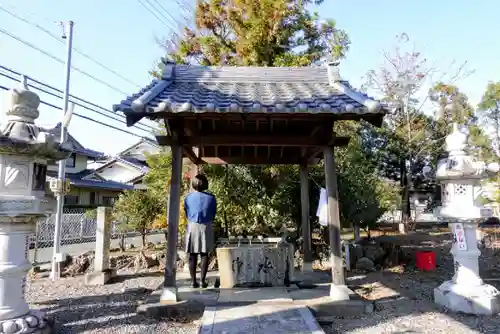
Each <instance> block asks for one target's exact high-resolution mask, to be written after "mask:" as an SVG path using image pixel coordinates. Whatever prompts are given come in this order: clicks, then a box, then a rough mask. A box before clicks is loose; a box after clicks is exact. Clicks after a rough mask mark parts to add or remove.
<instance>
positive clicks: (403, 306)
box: [321, 234, 500, 334]
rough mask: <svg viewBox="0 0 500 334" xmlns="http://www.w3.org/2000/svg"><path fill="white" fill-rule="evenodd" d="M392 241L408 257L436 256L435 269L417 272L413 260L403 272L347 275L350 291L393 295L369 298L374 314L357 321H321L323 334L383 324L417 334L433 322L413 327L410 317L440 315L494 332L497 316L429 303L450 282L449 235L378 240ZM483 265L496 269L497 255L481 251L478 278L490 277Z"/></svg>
mask: <svg viewBox="0 0 500 334" xmlns="http://www.w3.org/2000/svg"><path fill="white" fill-rule="evenodd" d="M394 238H398V239H400V240H399V242H401V244H402V245H405V247H408V248H409V250H410V254H413V253H414V252H416V251H417V250H423V249H425V250H432V251H434V252H435V253H436V262H437V268H436V270H435V271H432V272H421V271H419V270H418V269H417V268H415V263H414V260H412V261H410V263H408V264H407V265H406V266H405V269H404V272H403V273H398V272H391V271H388V270H387V271H376V272H370V273H365V274H360V273H355V272H351V273H350V274H349V276H351V279H350V280H349V281H348V285H349V286H350V287H351V288H352V289H356V290H358V291H360V290H363V289H367V290H368V291H363V293H366V292H369V290H370V288H361V287H362V286H363V287H366V286H368V287H369V286H370V284H379V285H382V286H384V287H387V288H389V289H391V290H393V291H394V292H396V294H397V295H396V296H393V297H389V298H383V297H374V298H370V299H372V300H373V301H374V313H372V314H366V315H364V316H360V317H362V320H361V319H360V320H359V321H357V317H344V318H332V319H331V321H327V322H322V323H321V325H322V327H323V329H324V330H325V332H326V333H346V332H351V331H359V330H361V329H365V330H369V329H370V328H372V327H375V326H378V325H382V324H383V323H385V322H390V323H397V324H398V327H397V328H394V327H392V328H393V330H394V329H396V331H395V332H393V333H420V332H422V328H424V327H426V329H428V328H433V327H437V323H436V324H421V323H419V324H417V323H415V321H416V320H415V318H413V319H412V318H410V317H411V316H413V317H416V316H420V315H424V314H431V313H432V315H430V316H429V318H425V319H433V318H434V319H435V320H436V322H438V319H437V318H436V315H438V314H440V316H441V317H443V318H446V317H448V318H449V321H455V322H457V323H460V324H462V325H463V326H465V327H466V328H468V329H469V330H470V331H471V332H472V331H474V332H479V333H491V334H493V333H498V320H497V319H498V317H495V316H474V315H466V314H457V313H453V312H450V311H448V310H446V309H444V308H442V307H439V306H438V305H437V304H435V303H434V301H433V300H434V298H433V293H434V291H433V290H434V288H436V287H438V286H439V285H440V284H441V283H443V282H444V281H445V280H448V279H450V278H451V277H452V276H453V273H454V266H453V258H452V257H451V255H450V254H449V250H450V246H451V245H450V240H449V239H450V238H451V237H450V235H449V234H445V235H440V236H429V235H428V236H422V235H418V236H417V238H415V235H413V236H411V235H408V236H398V237H394V236H390V237H386V236H384V237H381V239H394ZM410 239H412V240H410ZM415 239H416V240H415ZM482 251H483V250H482ZM486 253H487V252H486ZM486 264H489V266H493V267H497V266H498V256H496V257H495V256H494V257H490V256H489V255H486V254H485V252H484V251H483V256H481V257H480V267H483V268H482V269H483V270H481V271H482V275H483V276H482V277H483V278H488V277H492V276H494V275H493V271H489V272H487V271H486V270H484V269H485V268H484V267H486V266H487V265H486ZM328 274H329V272H328ZM329 275H330V274H329ZM330 277H331V276H330ZM497 278H498V276H497ZM498 282H499V281H488V282H487V283H489V284H492V285H495V286H496V287H497V288H499V287H500V286H498ZM424 325H425V326H424ZM451 326H452V325H451ZM373 330H375V329H373ZM436 330H437V331H439V330H443V329H442V328H439V330H438V329H436ZM448 330H451V331H453V330H454V328H453V327H450V328H448ZM457 332H458V330H457Z"/></svg>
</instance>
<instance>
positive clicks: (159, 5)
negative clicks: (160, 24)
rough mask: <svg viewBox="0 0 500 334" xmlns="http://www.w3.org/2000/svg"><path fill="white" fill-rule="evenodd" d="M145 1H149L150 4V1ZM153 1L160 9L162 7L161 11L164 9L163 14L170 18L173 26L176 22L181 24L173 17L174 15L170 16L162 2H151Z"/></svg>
mask: <svg viewBox="0 0 500 334" xmlns="http://www.w3.org/2000/svg"><path fill="white" fill-rule="evenodd" d="M145 1H148V2H149V1H150V0H145ZM151 1H154V2H155V3H156V4H157V5H158V7H160V9H162V11H163V12H164V13H165V14H166V15H167V16H169V17H170V18H171V19H172V21H170V22H171V23H172V24H173V23H174V22H175V23H177V24H180V23H179V21H177V20H176V19H175V18H174V17H173V16H172V14H170V13H169V12H168V10H167V9H166V8H165V7H164V6H163V5H162V4H161V2H160V1H158V0H151Z"/></svg>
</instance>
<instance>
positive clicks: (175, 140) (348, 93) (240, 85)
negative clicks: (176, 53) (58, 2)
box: [113, 61, 388, 302]
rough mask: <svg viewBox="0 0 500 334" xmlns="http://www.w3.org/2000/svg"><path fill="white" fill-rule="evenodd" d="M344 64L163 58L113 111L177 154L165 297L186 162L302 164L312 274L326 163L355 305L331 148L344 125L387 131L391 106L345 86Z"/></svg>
mask: <svg viewBox="0 0 500 334" xmlns="http://www.w3.org/2000/svg"><path fill="white" fill-rule="evenodd" d="M337 65H338V63H332V62H330V63H326V64H325V65H322V66H316V67H300V68H297V67H296V68H288V67H224V66H223V67H204V66H189V65H177V64H175V63H172V62H170V61H164V70H163V72H162V78H161V79H160V80H153V81H152V82H151V84H150V85H148V86H147V87H145V88H143V89H142V90H141V91H139V92H138V93H137V94H134V95H132V96H129V97H128V98H127V99H126V100H124V101H122V102H121V103H120V104H118V105H115V106H114V107H113V108H114V110H115V111H120V112H123V113H124V114H125V116H126V119H127V125H128V126H132V125H134V124H135V123H136V122H138V121H139V120H141V119H142V118H143V117H147V118H149V119H154V120H163V121H164V123H165V126H166V129H167V134H166V135H161V136H157V140H158V143H159V144H161V145H168V146H170V147H171V150H172V178H171V184H170V199H169V203H168V222H169V224H168V246H167V247H168V250H167V260H166V261H167V263H166V268H165V281H164V289H163V294H162V297H161V300H162V301H163V302H166V301H176V300H177V288H176V270H175V268H176V263H175V262H176V248H177V235H178V222H179V201H180V195H181V194H180V184H181V170H182V161H183V158H184V157H185V158H187V159H189V161H190V162H191V163H192V164H195V165H197V166H198V165H201V164H224V165H225V164H297V165H300V166H301V174H300V175H301V180H300V182H301V201H302V208H301V209H302V231H303V234H304V235H303V237H304V262H305V263H304V268H303V270H305V271H307V270H311V263H312V256H311V255H312V254H311V235H310V233H311V232H310V227H309V198H308V197H309V195H308V194H309V191H308V174H307V166H308V165H312V164H316V163H318V162H319V160H320V159H321V157H324V159H325V161H324V166H325V184H326V188H327V193H328V218H329V235H330V247H331V250H330V251H331V255H332V256H331V258H332V274H333V282H332V286H331V292H330V295H331V297H332V298H333V299H335V300H346V299H348V298H349V296H348V290H347V288H346V286H345V280H344V271H343V262H342V261H343V260H342V252H341V243H340V221H339V208H338V198H337V197H338V194H337V177H336V171H335V162H334V154H333V150H334V147H335V146H342V145H346V144H347V142H348V140H349V138H345V137H338V136H336V135H335V134H334V133H333V130H332V129H333V124H334V122H336V121H340V120H355V121H359V120H365V121H368V122H370V123H371V124H373V125H376V126H380V125H381V123H382V119H383V117H384V115H385V114H386V113H387V112H388V110H387V108H386V107H385V106H383V105H381V104H380V103H379V102H377V101H375V100H373V99H371V98H369V97H368V96H366V95H364V94H362V93H360V92H358V91H356V90H355V89H353V88H352V87H351V86H350V85H349V83H348V82H347V81H344V80H342V79H341V77H340V75H339V73H338V70H337Z"/></svg>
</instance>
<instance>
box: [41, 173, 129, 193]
mask: <svg viewBox="0 0 500 334" xmlns="http://www.w3.org/2000/svg"><path fill="white" fill-rule="evenodd" d="M93 173H94V170H91V169H86V170H83V171H81V172H79V173H67V174H66V178H68V179H69V180H70V183H71V185H72V186H75V187H82V188H98V189H111V190H132V189H133V188H134V186H132V185H128V184H125V183H120V182H115V181H105V180H95V179H88V178H86V177H88V176H89V175H92V174H93ZM47 176H48V177H52V178H55V177H57V172H56V171H47Z"/></svg>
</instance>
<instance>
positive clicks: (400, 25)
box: [0, 0, 500, 153]
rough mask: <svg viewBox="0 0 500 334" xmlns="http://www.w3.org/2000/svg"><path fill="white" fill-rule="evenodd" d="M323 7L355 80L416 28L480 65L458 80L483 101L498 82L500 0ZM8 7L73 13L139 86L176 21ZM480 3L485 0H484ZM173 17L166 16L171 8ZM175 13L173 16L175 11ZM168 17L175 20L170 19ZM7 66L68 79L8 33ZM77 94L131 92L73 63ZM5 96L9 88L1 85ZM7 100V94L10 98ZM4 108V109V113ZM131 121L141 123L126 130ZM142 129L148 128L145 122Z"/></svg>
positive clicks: (85, 63) (81, 7)
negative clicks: (343, 42) (346, 40)
mask: <svg viewBox="0 0 500 334" xmlns="http://www.w3.org/2000/svg"><path fill="white" fill-rule="evenodd" d="M159 1H160V2H161V3H162V5H163V6H164V7H166V8H167V9H168V11H169V13H170V14H171V15H172V16H173V17H175V18H178V17H180V16H181V15H182V14H183V13H182V12H181V9H180V8H179V6H178V5H177V3H176V2H175V0H159ZM326 3H327V4H324V5H322V6H321V7H319V8H318V10H319V12H320V14H321V15H322V16H323V17H324V18H334V19H336V20H337V23H338V27H339V28H342V29H345V30H346V31H347V32H348V34H349V36H350V38H351V40H352V47H351V50H350V52H349V54H348V55H347V59H346V60H344V61H343V62H342V64H341V75H342V76H343V77H344V78H345V79H347V80H349V81H351V83H352V84H353V85H354V86H355V87H359V86H360V85H361V84H362V83H363V76H364V75H365V73H366V72H367V71H368V70H370V69H374V68H377V67H379V65H380V64H381V63H382V56H381V52H382V50H383V49H390V48H391V46H392V45H393V42H394V40H395V36H396V35H397V34H399V33H401V32H406V33H407V34H408V35H409V36H410V38H411V40H412V41H413V42H414V43H416V46H417V49H418V51H420V52H421V53H423V54H424V55H425V57H426V58H428V59H429V62H430V63H432V64H435V66H437V67H440V68H442V69H446V68H447V67H448V65H449V64H450V63H451V62H452V61H453V60H455V61H456V62H457V63H461V62H463V61H466V60H467V61H468V69H470V70H474V73H473V74H472V75H470V76H468V77H467V78H465V79H462V80H461V81H459V82H458V83H457V84H458V85H459V87H460V88H461V89H462V90H463V91H464V92H466V93H467V94H468V95H469V97H470V99H471V101H472V102H473V103H477V102H478V101H479V99H480V98H481V95H482V93H483V90H484V89H485V87H486V85H487V83H488V81H492V80H500V62H499V61H498V56H497V54H498V51H499V50H497V48H498V47H497V46H496V45H495V44H496V43H494V38H492V35H490V34H489V33H490V31H491V29H490V28H488V27H491V26H493V24H494V22H496V19H497V17H496V13H497V12H498V11H499V10H500V3H499V2H497V1H495V2H494V1H493V0H481V1H470V0H456V1H432V2H431V1H429V0H422V1H406V2H402V1H395V0H381V1H368V0H350V1H336V0H327V1H326ZM1 4H2V5H3V6H4V8H6V9H8V10H10V11H13V12H15V13H16V14H18V15H20V16H22V17H24V18H26V19H28V20H29V21H32V22H34V23H36V24H38V25H39V26H42V27H44V28H46V29H48V30H50V31H51V32H53V33H54V34H57V35H60V34H61V28H60V27H59V26H58V24H57V23H56V22H57V21H61V20H73V21H74V22H75V28H74V46H75V47H76V48H77V49H79V50H80V51H82V52H84V53H85V54H87V55H89V56H91V57H92V58H94V59H95V60H97V61H99V62H100V63H102V64H104V65H106V66H107V67H109V68H111V69H113V70H114V71H116V72H119V73H120V74H121V75H122V76H124V77H126V78H127V79H129V80H130V81H132V82H134V83H135V84H136V85H139V86H143V85H146V84H147V83H148V82H149V80H150V77H149V75H148V70H149V69H151V68H152V66H153V63H154V61H155V60H157V59H158V58H159V57H160V56H162V49H161V48H160V47H159V46H158V44H157V42H156V37H160V38H161V37H164V36H167V35H168V34H169V33H170V32H169V28H167V27H166V26H165V24H163V23H162V22H160V21H159V20H157V19H156V18H155V17H154V16H153V15H152V14H151V13H149V12H148V11H147V10H146V9H144V7H142V5H141V4H140V3H139V2H138V1H137V0H106V1H102V0H100V1H98V0H86V1H60V0H58V1H55V0H45V1H39V0H38V1H37V0H3V1H2V3H1ZM479 4H480V5H479ZM165 16H166V15H165ZM166 17H167V19H168V16H166ZM167 23H168V22H167ZM0 28H1V29H4V30H7V31H9V32H10V33H12V34H15V35H17V36H18V37H20V38H22V39H24V40H26V41H28V42H30V43H32V44H34V45H36V46H37V47H39V48H42V49H44V50H46V51H47V52H49V53H51V54H53V55H54V56H57V57H58V58H62V59H64V57H65V46H64V45H63V44H61V43H58V42H57V41H55V40H53V39H51V38H50V37H49V36H48V35H47V34H45V33H44V32H42V31H40V30H38V29H37V28H35V27H33V26H30V25H27V24H26V23H23V22H21V21H19V20H17V19H15V18H13V17H11V16H9V15H7V14H6V13H4V12H1V11H0ZM0 65H3V66H7V67H10V68H12V69H15V70H17V71H19V72H22V73H25V74H27V75H29V76H32V77H34V78H37V79H39V80H41V81H44V82H46V83H49V84H51V85H53V86H56V87H58V88H63V86H64V65H63V64H60V63H58V62H57V61H55V60H53V59H51V58H49V57H47V56H45V55H43V54H41V53H38V52H37V51H35V50H33V49H31V48H29V47H27V46H25V45H23V44H21V43H19V42H17V41H15V40H13V39H12V38H10V37H8V36H6V35H4V34H2V33H0ZM73 65H74V66H76V67H78V68H80V69H83V70H84V71H86V72H88V73H90V74H92V75H93V76H95V77H98V78H99V79H101V80H103V81H105V82H107V83H109V84H110V85H112V86H114V87H116V88H118V89H119V90H120V91H123V92H126V93H135V92H136V90H137V89H138V88H137V87H136V86H135V85H132V84H130V83H129V82H127V81H125V80H123V79H121V78H119V77H117V76H115V75H114V74H112V73H110V72H108V71H105V70H103V69H102V68H101V67H99V66H98V65H96V64H94V63H92V62H91V61H89V60H87V59H85V58H84V57H82V56H80V55H79V54H75V53H74V58H73ZM0 85H2V86H8V87H12V86H13V85H14V83H13V82H12V81H10V80H5V79H2V78H0ZM71 93H72V94H74V95H76V96H78V97H81V98H84V99H87V100H91V101H92V102H94V103H96V104H99V105H101V106H104V107H106V108H111V106H112V105H113V104H114V103H118V102H119V101H120V100H122V99H123V98H124V95H123V94H122V93H119V92H117V91H115V90H113V89H111V88H109V87H106V86H104V85H102V84H100V83H98V82H96V81H94V80H92V79H89V78H87V77H86V76H84V75H82V74H80V73H78V72H76V71H73V72H72V78H71ZM1 94H2V96H3V93H1ZM41 97H42V99H43V100H46V101H48V102H51V103H54V104H57V105H62V100H58V99H54V98H50V97H48V96H45V95H41ZM3 101H4V100H3V99H0V102H1V103H2V106H3ZM40 110H41V116H40V123H41V124H44V125H45V124H46V125H50V124H55V123H56V122H58V121H59V120H60V118H61V112H60V111H58V110H55V109H52V108H48V107H41V109H40ZM75 112H78V113H82V114H84V115H86V116H88V117H92V118H94V119H97V120H100V121H104V122H106V123H110V124H113V125H114V126H118V127H120V128H123V129H126V128H125V125H124V124H121V123H117V122H113V121H110V120H109V119H106V118H103V117H101V116H99V115H97V114H95V113H92V112H90V111H86V110H84V109H81V108H78V107H77V108H76V109H75ZM2 117H3V116H2ZM126 130H131V129H126ZM132 131H133V132H135V133H137V134H140V135H146V133H145V132H142V131H140V130H133V129H132ZM70 133H71V134H72V135H73V136H74V137H76V138H77V139H78V140H79V141H80V142H81V143H82V144H84V145H85V146H87V147H88V148H91V149H95V150H100V151H104V152H106V153H116V152H118V151H121V150H122V149H124V148H125V147H127V146H128V145H131V144H133V143H134V142H136V141H137V140H138V138H137V137H134V136H132V135H129V134H125V133H121V132H119V131H116V130H112V129H109V128H106V127H103V126H101V125H97V124H94V123H92V122H89V121H86V120H82V119H79V118H77V117H74V118H73V120H72V123H71V126H70Z"/></svg>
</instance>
